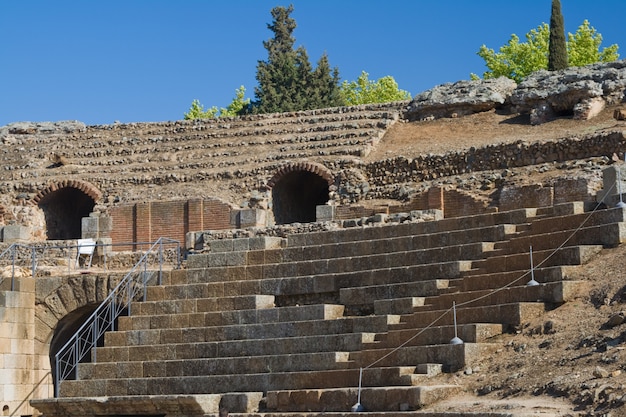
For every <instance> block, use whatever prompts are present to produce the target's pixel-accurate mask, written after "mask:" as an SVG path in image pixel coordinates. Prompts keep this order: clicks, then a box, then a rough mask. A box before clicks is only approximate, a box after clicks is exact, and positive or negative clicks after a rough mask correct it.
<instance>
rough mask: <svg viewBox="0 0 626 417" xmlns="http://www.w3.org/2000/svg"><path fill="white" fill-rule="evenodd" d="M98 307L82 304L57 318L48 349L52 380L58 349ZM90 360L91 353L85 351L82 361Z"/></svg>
mask: <svg viewBox="0 0 626 417" xmlns="http://www.w3.org/2000/svg"><path fill="white" fill-rule="evenodd" d="M96 308H98V304H90V305H85V306H82V307H80V308H78V309H76V310H74V311H72V312H71V313H69V314H68V315H66V316H65V317H63V318H62V319H61V320H59V322H58V324H57V327H56V329H55V330H54V334H53V336H52V341H51V342H50V350H49V355H50V356H49V359H50V366H51V372H52V377H53V378H52V380H53V381H56V366H55V364H56V361H55V356H56V354H57V352H59V350H61V348H62V347H63V346H65V344H66V343H67V341H68V340H70V338H71V337H72V336H74V333H76V331H77V330H78V329H79V328H80V327H81V326H82V325H83V324H84V323H85V321H87V319H88V318H89V316H91V314H93V312H94V311H95V310H96ZM89 361H91V353H87V356H86V357H85V358H83V361H82V362H89ZM68 379H76V374H75V373H73V374H72V375H71V376H70V378H68Z"/></svg>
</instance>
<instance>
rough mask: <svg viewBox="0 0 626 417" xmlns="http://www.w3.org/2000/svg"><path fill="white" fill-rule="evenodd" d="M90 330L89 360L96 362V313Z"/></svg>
mask: <svg viewBox="0 0 626 417" xmlns="http://www.w3.org/2000/svg"><path fill="white" fill-rule="evenodd" d="M91 331H92V332H93V333H92V334H91V362H94V363H95V362H96V347H97V346H98V315H96V316H95V317H94V320H93V328H92V330H91ZM77 372H78V370H77ZM77 379H78V378H77Z"/></svg>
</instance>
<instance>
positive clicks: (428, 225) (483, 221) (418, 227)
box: [287, 209, 536, 247]
mask: <svg viewBox="0 0 626 417" xmlns="http://www.w3.org/2000/svg"><path fill="white" fill-rule="evenodd" d="M535 211H536V210H535V209H518V210H512V211H503V212H495V213H483V214H476V215H472V216H464V217H452V218H445V219H441V220H436V221H427V222H419V223H409V224H404V225H393V226H387V225H383V226H379V227H365V228H350V229H344V230H340V231H334V232H313V233H299V234H293V235H289V236H288V237H287V247H293V246H314V245H325V244H332V243H342V242H351V241H361V240H372V239H382V238H385V237H394V236H410V235H424V234H436V233H443V232H452V233H458V232H459V231H462V230H470V229H479V228H485V227H491V226H496V225H505V224H506V225H515V224H522V223H526V222H527V221H528V218H529V217H534V216H535ZM509 230H510V229H509Z"/></svg>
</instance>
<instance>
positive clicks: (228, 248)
mask: <svg viewBox="0 0 626 417" xmlns="http://www.w3.org/2000/svg"><path fill="white" fill-rule="evenodd" d="M209 246H210V248H211V252H232V251H233V239H220V240H212V241H211V243H210V244H209Z"/></svg>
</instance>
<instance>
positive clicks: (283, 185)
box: [272, 171, 328, 224]
mask: <svg viewBox="0 0 626 417" xmlns="http://www.w3.org/2000/svg"><path fill="white" fill-rule="evenodd" d="M327 201H328V182H327V181H326V180H325V179H324V178H322V177H321V176H319V175H317V174H315V173H313V172H309V171H292V172H288V173H287V174H285V175H283V176H282V177H280V179H279V180H278V181H277V182H276V184H275V185H274V187H273V188H272V207H273V212H274V221H275V222H276V224H287V223H296V222H298V223H310V222H314V221H315V220H316V213H315V207H316V206H319V205H322V204H326V202H327Z"/></svg>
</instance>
